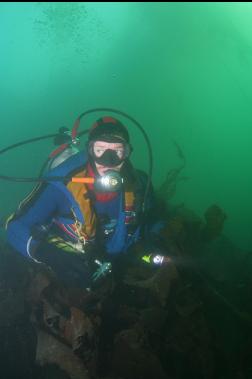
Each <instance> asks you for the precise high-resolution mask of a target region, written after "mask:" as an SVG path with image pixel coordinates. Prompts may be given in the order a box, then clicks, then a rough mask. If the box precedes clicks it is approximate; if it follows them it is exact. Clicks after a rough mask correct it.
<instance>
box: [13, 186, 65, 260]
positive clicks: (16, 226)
mask: <svg viewBox="0 0 252 379" xmlns="http://www.w3.org/2000/svg"><path fill="white" fill-rule="evenodd" d="M65 202H66V197H65V195H64V194H63V193H62V192H61V191H59V190H58V189H57V188H56V187H55V186H53V185H50V184H49V185H47V186H46V187H45V188H44V189H43V191H42V192H41V193H40V194H39V196H38V198H37V199H36V201H35V202H33V203H32V204H31V205H30V206H28V207H27V210H26V211H25V212H24V213H23V214H22V215H20V216H17V217H16V218H14V219H13V221H10V222H9V224H8V226H7V240H8V242H9V244H10V245H11V246H12V247H14V249H15V250H17V251H18V252H19V253H21V254H22V255H23V256H26V257H28V256H29V248H31V247H34V245H35V246H36V245H38V243H39V241H36V240H34V239H33V238H31V237H32V236H31V229H32V227H33V226H34V225H41V224H44V223H50V222H51V220H52V216H53V215H55V213H57V212H58V210H60V208H61V207H62V206H63V205H64V204H65Z"/></svg>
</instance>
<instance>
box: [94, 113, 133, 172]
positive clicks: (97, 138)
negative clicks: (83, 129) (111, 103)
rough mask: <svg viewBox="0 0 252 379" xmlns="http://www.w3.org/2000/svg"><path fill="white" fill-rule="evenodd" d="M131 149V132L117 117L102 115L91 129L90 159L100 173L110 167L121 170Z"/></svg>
mask: <svg viewBox="0 0 252 379" xmlns="http://www.w3.org/2000/svg"><path fill="white" fill-rule="evenodd" d="M131 150H132V148H131V146H130V143H129V133H128V131H127V129H126V127H125V126H124V125H123V124H122V123H121V122H120V121H118V120H117V119H115V118H112V117H102V118H100V119H99V120H97V121H96V123H95V124H94V125H93V127H92V128H91V129H90V132H89V138H88V153H89V159H90V161H91V163H92V164H93V165H95V168H96V170H97V172H98V174H99V175H104V174H105V172H106V171H107V170H110V169H113V170H116V171H120V169H121V168H122V166H123V164H124V161H125V159H126V158H128V157H129V156H130V153H131Z"/></svg>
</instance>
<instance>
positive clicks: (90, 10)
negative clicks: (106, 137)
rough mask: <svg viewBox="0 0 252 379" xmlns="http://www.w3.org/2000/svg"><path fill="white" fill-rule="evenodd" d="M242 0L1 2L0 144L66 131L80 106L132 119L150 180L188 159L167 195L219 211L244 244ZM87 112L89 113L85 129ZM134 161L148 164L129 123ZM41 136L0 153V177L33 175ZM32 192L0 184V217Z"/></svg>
mask: <svg viewBox="0 0 252 379" xmlns="http://www.w3.org/2000/svg"><path fill="white" fill-rule="evenodd" d="M251 17H252V4H251V3H235V2H234V3H231V2H230V3H172V2H171V3H143V4H142V3H120V2H118V3H86V2H83V3H80V2H79V3H73V4H71V3H67V2H66V3H43V2H39V3H36V2H33V3H25V2H24V3H4V2H3V3H1V4H0V68H1V69H0V83H1V85H0V111H1V113H0V114H1V139H0V149H2V148H3V147H5V146H7V145H9V144H12V143H15V142H17V141H20V140H23V139H26V138H32V137H36V136H39V135H43V134H47V133H54V132H56V131H57V129H58V128H59V127H60V126H62V125H66V126H69V127H71V126H72V124H73V122H74V120H75V118H76V117H77V116H78V115H79V114H80V113H81V112H83V111H85V110H87V109H89V108H94V107H99V106H102V107H114V108H117V109H120V110H122V111H125V112H127V113H129V114H130V115H132V116H133V117H135V118H136V119H137V120H138V121H139V122H140V123H141V124H142V125H143V126H144V128H145V130H146V132H147V133H148V135H149V137H150V139H151V142H152V147H153V154H154V174H153V182H154V184H155V186H158V185H159V184H160V183H161V182H162V180H163V178H164V176H165V174H166V172H167V170H169V169H170V168H173V167H176V166H178V165H179V164H180V161H179V157H178V155H177V151H176V149H175V147H174V143H173V141H174V140H175V141H177V143H179V145H180V146H181V148H182V150H183V153H184V154H185V156H186V168H185V170H184V175H185V176H187V177H189V179H188V180H187V181H184V182H181V183H180V184H179V187H178V190H177V193H176V195H175V197H174V198H173V199H172V200H173V202H175V203H180V202H184V203H185V204H186V205H187V206H188V207H189V208H191V209H193V210H195V211H196V212H198V214H199V215H203V213H204V210H205V209H206V208H207V207H208V206H209V205H211V204H213V203H217V204H219V205H220V206H221V207H222V208H223V209H224V210H225V211H226V213H227V214H228V219H227V222H226V226H225V234H226V235H228V236H229V237H230V238H231V239H232V241H234V242H235V243H236V244H238V245H239V246H240V247H242V248H245V249H251V248H252V235H251V219H252V201H251V193H252V179H251V161H252V159H251V158H252V151H251V137H252V132H251V128H252V108H251V99H252V74H251V68H252V26H251ZM91 121H92V119H90V120H87V122H86V124H85V125H83V128H85V126H86V127H87V126H89V123H91ZM129 129H130V132H131V140H132V144H133V146H134V153H133V158H132V159H133V162H135V163H136V164H137V165H138V166H139V167H141V168H144V169H147V167H148V165H147V163H146V159H147V154H146V148H145V146H144V144H143V138H142V136H141V134H140V132H139V131H138V130H137V129H136V128H134V126H132V125H129ZM52 148H53V146H52V144H51V142H50V141H48V142H41V143H37V144H34V145H32V146H29V147H28V146H27V147H26V148H21V149H18V150H15V151H13V152H10V153H8V154H6V155H3V156H1V157H0V167H1V173H0V174H10V175H22V176H32V175H36V174H37V173H38V171H39V168H40V166H41V164H42V163H43V162H44V160H45V158H46V157H47V154H48V153H49V152H50V151H51V150H52ZM30 188H31V185H28V184H14V183H7V182H1V183H0V199H1V200H0V202H1V208H0V213H1V216H4V215H7V214H8V213H9V212H11V211H13V210H14V209H15V208H16V206H17V204H18V202H19V201H20V200H21V199H22V198H23V196H24V195H25V194H26V192H27V191H28V190H29V189H30Z"/></svg>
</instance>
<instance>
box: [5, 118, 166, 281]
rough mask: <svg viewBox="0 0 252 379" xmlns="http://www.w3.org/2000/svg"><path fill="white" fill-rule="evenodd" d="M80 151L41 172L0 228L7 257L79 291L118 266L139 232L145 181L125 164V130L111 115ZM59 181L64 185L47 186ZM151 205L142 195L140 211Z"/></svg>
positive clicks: (157, 259) (95, 127)
mask: <svg viewBox="0 0 252 379" xmlns="http://www.w3.org/2000/svg"><path fill="white" fill-rule="evenodd" d="M86 150H87V151H81V152H76V151H75V152H74V153H73V154H72V155H71V156H70V157H69V158H68V159H66V160H65V161H63V162H60V163H59V164H58V165H54V166H53V168H52V169H50V170H49V171H47V172H46V173H45V174H44V176H46V178H48V179H49V180H48V182H42V183H40V184H39V185H38V186H37V187H36V188H35V189H34V190H33V191H32V193H31V194H30V195H29V196H28V197H27V198H26V199H25V200H24V201H22V203H21V204H20V206H19V208H18V210H17V212H16V213H15V214H14V215H13V216H12V217H11V218H10V219H9V220H8V223H7V240H8V242H9V244H10V245H11V246H12V247H13V248H14V250H15V251H17V252H19V253H20V254H22V255H23V256H24V257H27V258H30V259H32V260H34V261H36V262H44V263H45V264H47V265H48V266H50V267H51V268H52V269H53V271H54V272H55V273H56V274H57V276H58V277H59V278H60V279H61V280H62V281H63V282H64V283H66V284H67V285H71V286H78V287H81V288H89V287H90V286H91V285H92V283H94V282H95V281H96V280H97V279H98V278H99V277H102V276H105V275H106V274H107V273H109V272H110V271H111V262H112V265H113V262H114V263H115V264H116V262H120V261H122V262H124V259H123V258H124V257H125V256H126V255H127V252H128V251H129V250H130V248H131V246H132V245H134V244H135V243H136V242H137V241H139V239H140V238H141V237H142V232H143V229H146V218H147V217H146V214H147V213H148V212H145V216H144V217H143V212H142V204H143V200H144V194H145V188H146V183H147V175H146V174H145V173H144V172H142V171H140V170H136V169H135V168H134V167H133V165H132V164H131V162H130V154H131V152H132V147H131V144H130V138H129V133H128V130H127V129H126V127H125V126H124V125H123V124H122V123H121V122H120V121H119V120H117V119H115V118H113V117H102V118H100V119H98V120H97V122H96V123H95V124H94V125H93V127H92V128H90V130H89V135H88V141H87V149H86ZM59 175H61V176H64V177H65V180H64V182H60V181H50V178H51V177H57V176H59ZM70 178H71V180H70ZM85 178H86V180H85ZM96 179H98V180H96ZM83 181H84V182H83ZM111 184H112V189H111V190H109V188H110V187H111ZM152 200H153V194H152V192H151V191H149V193H148V199H147V202H146V203H147V207H149V208H151V206H152V205H151V204H152V202H153V201H152ZM147 222H148V220H147ZM152 258H153V259H152ZM163 258H164V257H162V256H161V257H159V255H157V256H156V255H154V256H152V254H149V255H148V257H147V259H146V258H145V261H149V262H150V260H152V261H153V262H154V263H156V264H160V263H162V262H163Z"/></svg>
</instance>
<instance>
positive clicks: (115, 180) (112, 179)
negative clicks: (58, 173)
mask: <svg viewBox="0 0 252 379" xmlns="http://www.w3.org/2000/svg"><path fill="white" fill-rule="evenodd" d="M71 181H72V182H73V183H85V184H94V188H95V189H96V190H97V191H101V192H116V191H119V190H120V189H121V187H122V184H123V178H122V177H121V175H120V174H119V172H118V171H115V170H108V171H106V173H105V175H103V176H100V177H98V178H72V179H71Z"/></svg>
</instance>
